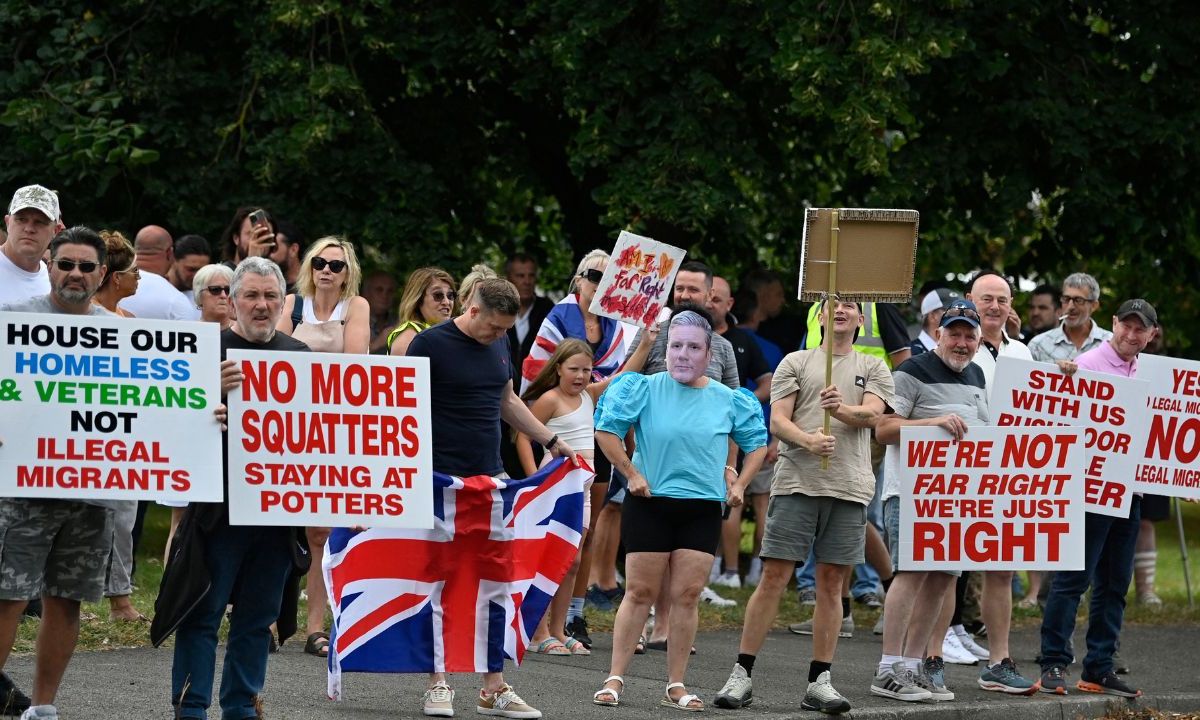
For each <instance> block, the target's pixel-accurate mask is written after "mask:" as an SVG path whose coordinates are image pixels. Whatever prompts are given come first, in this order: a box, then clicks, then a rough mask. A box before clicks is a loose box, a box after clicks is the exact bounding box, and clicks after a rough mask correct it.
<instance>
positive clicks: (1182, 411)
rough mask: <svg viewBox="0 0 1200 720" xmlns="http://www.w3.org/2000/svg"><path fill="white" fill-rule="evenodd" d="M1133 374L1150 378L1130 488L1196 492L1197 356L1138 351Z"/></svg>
mask: <svg viewBox="0 0 1200 720" xmlns="http://www.w3.org/2000/svg"><path fill="white" fill-rule="evenodd" d="M1137 377H1138V378H1139V379H1142V380H1147V381H1149V385H1150V393H1149V396H1148V397H1147V398H1146V404H1145V410H1143V411H1139V412H1138V414H1139V415H1147V416H1148V418H1147V425H1148V426H1149V427H1148V429H1147V432H1146V443H1145V445H1144V446H1142V447H1139V448H1135V450H1136V451H1137V452H1136V453H1135V454H1136V455H1137V456H1138V459H1139V460H1140V462H1139V463H1138V466H1137V471H1136V472H1135V473H1134V474H1133V479H1134V482H1133V489H1134V490H1135V491H1137V492H1147V493H1153V494H1155V495H1170V496H1173V497H1183V498H1200V466H1198V465H1197V463H1196V460H1197V458H1200V362H1196V361H1195V360H1180V359H1178V358H1169V357H1162V356H1161V355H1139V356H1138V364H1137Z"/></svg>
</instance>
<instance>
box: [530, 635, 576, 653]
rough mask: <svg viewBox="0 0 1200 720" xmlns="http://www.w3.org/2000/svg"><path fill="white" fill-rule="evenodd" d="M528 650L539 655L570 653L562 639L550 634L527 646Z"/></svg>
mask: <svg viewBox="0 0 1200 720" xmlns="http://www.w3.org/2000/svg"><path fill="white" fill-rule="evenodd" d="M529 651H530V652H534V653H537V654H539V655H570V654H571V650H570V649H569V648H568V647H567V646H566V645H563V644H562V641H561V640H559V639H558V638H556V637H554V636H553V635H551V636H550V637H548V638H546V639H545V640H543V641H541V642H540V643H537V644H535V645H530V646H529Z"/></svg>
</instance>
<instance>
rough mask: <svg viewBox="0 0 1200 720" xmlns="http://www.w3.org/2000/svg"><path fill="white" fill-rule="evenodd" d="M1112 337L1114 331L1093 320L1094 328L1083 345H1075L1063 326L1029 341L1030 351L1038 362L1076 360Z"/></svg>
mask: <svg viewBox="0 0 1200 720" xmlns="http://www.w3.org/2000/svg"><path fill="white" fill-rule="evenodd" d="M1110 337H1112V333H1111V332H1110V331H1108V330H1105V329H1104V328H1102V327H1100V326H1099V325H1097V324H1096V321H1095V320H1093V321H1092V330H1091V332H1089V333H1088V336H1087V337H1086V338H1085V339H1084V341H1083V347H1079V348H1077V347H1075V343H1073V342H1071V339H1070V338H1068V337H1067V334H1066V332H1064V331H1063V326H1062V325H1059V326H1058V327H1056V328H1054V329H1053V330H1047V331H1046V332H1044V333H1042V334H1041V335H1038V336H1037V337H1035V338H1034V339H1032V340H1030V341H1029V352H1030V354H1032V355H1033V359H1034V360H1037V361H1038V362H1057V361H1059V360H1074V359H1075V358H1076V357H1078V356H1080V355H1082V354H1083V353H1085V352H1087V351H1088V350H1094V349H1095V348H1097V347H1099V346H1100V345H1101V344H1102V343H1103V342H1104V341H1106V340H1108V339H1109V338H1110Z"/></svg>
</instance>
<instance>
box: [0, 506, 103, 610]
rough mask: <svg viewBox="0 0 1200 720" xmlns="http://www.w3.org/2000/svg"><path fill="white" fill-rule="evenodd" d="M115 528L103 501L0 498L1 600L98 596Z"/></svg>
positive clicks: (78, 598) (67, 598) (85, 598)
mask: <svg viewBox="0 0 1200 720" xmlns="http://www.w3.org/2000/svg"><path fill="white" fill-rule="evenodd" d="M112 527H113V525H112V511H111V510H109V509H108V508H105V507H101V506H99V505H87V504H85V503H81V502H78V501H74V500H43V499H25V498H4V499H0V600H33V599H35V598H38V597H41V596H42V595H49V596H50V597H59V598H64V599H66V600H78V601H81V602H82V601H87V602H96V601H98V600H100V598H101V597H103V595H104V575H105V571H106V570H107V569H108V555H109V552H110V551H111V550H112V533H113V530H112Z"/></svg>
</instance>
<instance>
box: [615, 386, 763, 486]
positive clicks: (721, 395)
mask: <svg viewBox="0 0 1200 720" xmlns="http://www.w3.org/2000/svg"><path fill="white" fill-rule="evenodd" d="M631 426H632V427H633V428H634V436H635V437H636V438H637V450H636V451H635V452H634V453H633V458H632V460H633V464H634V466H635V467H636V468H637V469H638V472H640V473H641V474H642V476H643V477H645V478H646V482H647V483H648V484H649V485H650V494H651V495H652V496H656V497H672V498H684V499H692V500H718V501H720V500H724V499H725V459H726V456H727V455H728V452H729V444H728V442H727V438H730V437H732V438H733V441H734V442H735V443H737V444H738V447H740V448H741V449H742V450H743V451H744V452H747V453H750V452H754V451H755V450H757V449H758V448H760V447H763V446H764V445H766V444H767V428H766V426H765V425H763V420H762V407H761V406H760V405H759V402H758V398H756V397H754V395H753V394H751V393H750V392H749V391H748V390H745V389H739V390H731V389H729V388H728V387H726V386H724V385H722V384H721V383H719V382H715V381H713V380H712V379H711V378H710V379H709V382H708V384H707V385H705V386H704V387H702V388H694V387H690V386H687V385H683V384H681V383H679V382H676V381H675V379H674V378H672V377H671V375H670V374H669V373H665V372H664V373H657V374H654V375H650V376H646V375H641V374H638V373H632V372H627V373H624V374H622V375H620V376H618V377H617V378H616V379H615V380H613V382H612V384H611V385H609V387H608V390H607V391H606V392H605V393H604V394H603V395H601V396H600V402H599V404H597V406H596V431H597V432H607V433H612V434H613V435H616V436H617V437H621V438H623V437H625V433H626V432H627V431H628V430H629V428H630V427H631Z"/></svg>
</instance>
